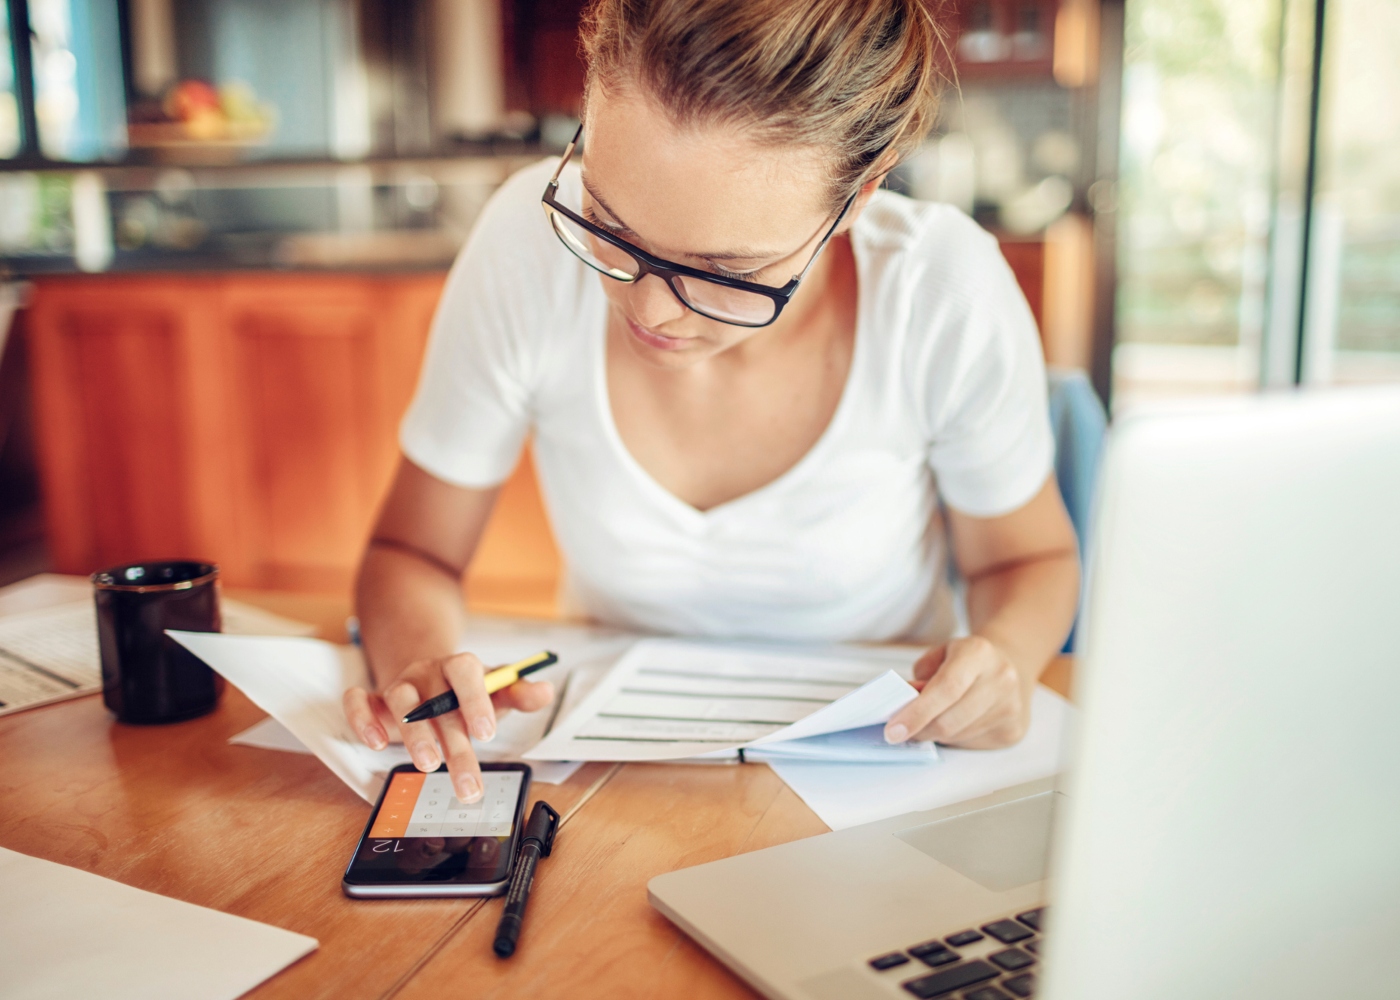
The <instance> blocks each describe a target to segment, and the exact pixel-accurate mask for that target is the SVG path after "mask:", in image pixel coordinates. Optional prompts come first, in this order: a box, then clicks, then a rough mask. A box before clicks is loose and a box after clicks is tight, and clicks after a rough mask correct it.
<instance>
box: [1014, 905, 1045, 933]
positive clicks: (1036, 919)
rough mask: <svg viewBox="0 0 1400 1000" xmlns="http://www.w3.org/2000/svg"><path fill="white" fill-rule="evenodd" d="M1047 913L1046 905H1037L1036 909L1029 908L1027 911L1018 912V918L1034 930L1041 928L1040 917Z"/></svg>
mask: <svg viewBox="0 0 1400 1000" xmlns="http://www.w3.org/2000/svg"><path fill="white" fill-rule="evenodd" d="M1044 913H1045V907H1043V906H1037V907H1036V908H1035V909H1034V910H1027V911H1026V912H1025V913H1018V914H1016V919H1017V920H1019V921H1021V923H1023V924H1025V925H1026V926H1027V927H1029V928H1030V929H1031V930H1033V931H1038V930H1040V918H1041V917H1042V916H1043V915H1044Z"/></svg>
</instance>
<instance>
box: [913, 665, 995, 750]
mask: <svg viewBox="0 0 1400 1000" xmlns="http://www.w3.org/2000/svg"><path fill="white" fill-rule="evenodd" d="M1000 687H1001V685H999V684H998V683H997V681H996V680H995V679H994V678H990V677H988V676H987V675H985V674H983V675H981V676H979V677H978V678H977V680H975V681H974V682H973V684H972V686H971V687H970V688H968V689H967V691H966V692H965V693H964V694H963V696H962V697H961V698H959V699H958V700H957V701H956V702H954V703H953V704H952V706H950V707H949V708H948V709H947V710H946V711H944V712H942V713H940V714H939V715H938V716H937V717H936V718H934V719H933V720H931V721H930V722H929V723H928V725H926V726H924V728H923V729H922V730H915V732H914V736H913V738H914V739H917V740H937V741H938V742H939V743H958V742H960V741H959V737H961V736H963V735H965V734H967V733H969V732H971V731H973V730H974V728H975V729H976V730H981V729H983V728H986V717H987V716H988V715H991V714H994V713H995V710H996V709H997V707H998V705H999V703H1000V702H1001V701H1002V699H1003V698H1005V697H1006V694H1007V692H1003V691H1001V690H1000Z"/></svg>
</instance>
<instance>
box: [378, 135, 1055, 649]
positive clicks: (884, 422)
mask: <svg viewBox="0 0 1400 1000" xmlns="http://www.w3.org/2000/svg"><path fill="white" fill-rule="evenodd" d="M557 162H558V161H557V160H547V161H543V162H541V163H539V164H536V165H534V166H531V167H527V168H525V169H524V170H521V171H520V172H519V173H517V174H515V175H514V176H513V177H512V178H511V179H510V180H509V181H507V182H506V183H505V184H504V185H503V186H502V187H501V189H500V190H499V191H497V192H496V194H495V195H494V197H493V198H492V199H491V201H490V203H489V204H488V205H487V206H486V208H485V210H484V211H483V212H482V214H481V217H480V219H479V220H478V222H477V224H476V227H475V229H474V231H473V233H472V236H471V239H470V240H468V242H467V245H466V247H465V248H464V249H463V250H462V252H461V254H460V256H459V257H458V258H457V261H456V264H455V265H454V266H453V268H452V273H451V275H450V276H449V277H448V280H447V285H446V288H445V289H444V291H443V295H442V300H441V302H440V303H439V304H438V310H437V316H436V318H435V319H434V322H433V331H432V337H431V340H430V343H429V347H428V353H427V357H426V359H425V361H424V365H423V373H422V377H421V380H420V382H419V386H418V391H417V395H416V397H415V398H414V401H413V404H412V406H411V407H410V408H409V411H408V414H407V416H406V417H405V418H404V421H403V425H402V428H401V430H400V443H401V444H402V447H403V450H404V453H405V454H406V455H407V456H408V458H409V459H410V460H412V461H413V462H414V464H416V465H418V466H420V467H421V468H423V469H424V470H426V471H428V472H430V473H432V474H433V475H434V476H437V477H438V478H440V479H442V480H444V481H446V482H449V483H455V484H458V485H461V486H469V487H476V488H482V487H489V486H494V485H496V484H498V483H500V482H502V481H503V480H504V479H505V478H506V477H507V476H508V475H509V474H510V472H511V470H512V469H513V468H514V466H515V463H516V461H517V460H518V458H519V455H520V450H521V447H522V445H523V443H524V441H525V439H526V437H527V435H533V447H534V455H535V463H536V468H537V471H538V475H539V480H540V484H541V489H542V492H543V494H544V500H545V504H546V506H547V508H548V511H549V516H550V520H551V522H552V524H553V528H554V532H555V536H556V538H557V540H558V543H559V546H560V549H561V550H562V553H563V556H564V559H565V563H566V566H567V580H566V585H567V588H568V594H569V600H570V601H571V602H572V603H574V604H575V605H576V606H578V607H579V608H580V609H581V610H583V611H584V612H586V613H588V614H590V615H592V616H593V617H595V618H597V619H598V620H600V621H603V622H607V623H610V624H616V625H621V626H626V627H630V628H638V629H643V630H648V631H656V632H662V633H674V634H684V635H698V636H730V637H754V638H766V639H782V640H799V641H801V640H814V641H815V640H844V641H855V640H893V639H907V640H910V641H921V642H926V643H932V642H937V641H941V640H942V639H945V638H946V637H947V636H948V635H949V634H950V633H951V631H952V628H953V621H954V619H953V615H952V604H951V601H950V600H949V598H948V591H947V582H946V577H947V574H946V572H945V568H944V560H945V558H946V549H947V546H946V542H945V537H944V530H943V522H942V519H941V517H940V516H939V505H938V499H939V497H940V496H941V497H942V499H943V501H944V502H945V503H946V504H947V505H949V506H951V507H953V508H956V509H957V510H959V511H963V512H965V513H968V514H972V515H975V516H991V515H997V514H1004V513H1007V512H1010V511H1013V510H1015V509H1016V508H1018V507H1020V506H1022V505H1023V504H1025V503H1026V502H1028V501H1029V500H1030V499H1031V498H1032V497H1033V496H1034V495H1035V494H1036V492H1037V491H1038V490H1039V489H1040V487H1041V486H1042V485H1043V484H1044V482H1045V479H1046V477H1047V476H1048V475H1049V474H1050V471H1051V464H1052V460H1053V443H1052V439H1051V434H1050V426H1049V417H1048V414H1047V410H1046V397H1045V392H1046V390H1045V371H1044V363H1043V361H1042V358H1041V351H1040V344H1039V340H1038V338H1037V335H1036V328H1035V322H1034V319H1033V318H1032V316H1031V313H1030V310H1029V308H1028V307H1027V305H1026V301H1025V298H1024V296H1022V294H1021V291H1020V288H1019V287H1018V286H1017V284H1016V281H1015V278H1014V277H1013V276H1012V274H1011V271H1010V269H1009V268H1008V267H1007V264H1006V262H1005V260H1004V259H1003V257H1002V256H1001V253H1000V251H999V250H998V248H997V244H996V241H995V239H993V238H992V237H991V236H990V235H989V234H987V233H986V232H984V231H983V230H982V229H980V228H979V227H978V226H977V225H976V224H975V223H973V222H972V220H970V219H969V218H968V217H967V216H965V215H963V214H962V213H960V212H959V211H957V210H956V209H954V208H950V207H948V206H945V205H934V204H927V203H923V202H917V201H912V200H910V199H908V198H904V197H902V196H900V195H897V194H893V193H890V192H883V191H882V192H879V193H877V194H876V195H875V197H874V198H873V199H872V200H871V202H870V204H869V205H868V206H867V208H866V210H865V211H864V212H863V213H862V214H861V216H860V217H859V219H858V220H857V221H856V224H855V226H854V227H853V230H852V246H853V248H854V252H855V260H856V269H857V275H858V288H859V295H858V308H857V320H856V335H855V347H854V354H853V357H852V360H851V369H850V374H849V375H848V376H847V382H846V386H845V389H844V392H843V394H842V397H841V400H840V403H839V404H838V406H837V409H836V413H835V415H834V416H833V417H832V420H831V423H830V424H829V425H828V427H827V428H826V430H825V432H824V433H823V434H822V436H821V437H820V438H819V439H818V441H817V443H816V444H815V445H813V447H812V449H811V450H810V451H809V452H808V453H807V454H806V455H805V456H803V458H802V459H800V460H799V461H798V463H797V464H796V465H794V466H793V467H792V468H790V469H789V470H788V471H787V472H785V473H784V474H782V475H781V476H779V477H778V478H777V479H775V480H774V481H772V482H770V483H768V484H767V485H766V486H763V487H761V488H759V489H757V490H754V491H753V492H752V493H748V494H745V495H744V496H741V497H739V498H737V499H735V500H731V501H729V502H728V503H724V504H721V505H720V506H718V507H714V508H712V509H710V510H708V511H703V512H702V511H700V510H697V509H695V508H694V507H691V506H690V505H689V504H687V503H685V502H684V501H682V500H680V499H679V498H677V497H676V496H675V495H673V494H672V493H670V492H669V491H667V490H666V489H665V488H663V487H662V486H661V485H660V484H659V483H657V482H656V480H654V479H652V478H651V476H649V475H648V474H647V473H646V471H645V470H643V469H642V467H641V466H640V465H639V464H638V463H637V461H636V460H635V459H634V458H633V457H632V455H631V454H630V453H629V452H628V451H627V449H626V447H625V446H624V444H623V442H622V439H621V438H620V437H619V435H618V432H617V427H616V425H615V424H614V422H613V417H612V410H611V407H610V404H609V402H608V390H607V380H606V376H605V350H606V343H607V340H606V328H607V310H608V307H607V299H606V298H605V296H604V294H603V290H602V287H601V285H600V282H602V281H608V280H611V279H608V278H604V277H602V276H600V275H599V274H597V273H596V272H595V271H592V270H590V269H589V268H588V267H587V266H586V265H585V264H583V262H581V261H579V260H578V259H577V258H575V257H574V256H573V255H572V254H570V253H569V251H568V250H566V249H565V248H564V247H563V246H562V245H561V244H560V243H559V241H558V239H557V237H556V236H555V235H554V232H553V230H552V229H551V228H550V226H549V223H548V221H547V219H546V217H545V214H544V211H543V209H542V208H541V206H540V196H541V194H542V193H543V191H544V188H545V184H546V183H547V182H548V180H549V177H550V175H551V173H552V172H553V170H554V168H555V166H556V165H557ZM580 187H581V185H580V180H579V172H578V169H577V167H576V166H575V165H573V164H571V165H570V166H569V168H568V169H566V170H565V172H564V174H563V177H562V179H561V182H560V195H561V198H562V200H563V202H564V204H566V205H574V206H577V205H578V204H579V198H580Z"/></svg>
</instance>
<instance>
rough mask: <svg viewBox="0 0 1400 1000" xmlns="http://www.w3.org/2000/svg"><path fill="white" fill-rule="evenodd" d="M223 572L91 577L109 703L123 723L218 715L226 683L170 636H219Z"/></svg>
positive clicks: (200, 566) (142, 571) (171, 569)
mask: <svg viewBox="0 0 1400 1000" xmlns="http://www.w3.org/2000/svg"><path fill="white" fill-rule="evenodd" d="M218 584H219V567H217V566H215V565H214V564H213V563H203V562H184V561H179V562H155V563H138V564H135V565H131V566H117V567H115V568H113V569H104V570H102V571H101V572H100V573H94V574H92V585H93V588H94V589H93V599H94V600H95V601H96V602H97V641H98V646H99V648H100V649H101V651H102V701H103V703H104V704H106V706H107V707H108V708H110V709H111V710H112V711H113V712H114V713H116V716H117V718H118V719H120V720H121V721H122V722H139V723H151V722H179V721H180V720H181V719H193V718H194V717H195V716H198V715H204V714H205V713H206V712H211V711H213V709H214V706H215V705H217V704H218V702H219V695H220V694H221V693H222V692H223V690H224V679H223V678H222V677H220V676H219V675H218V674H216V673H214V671H212V670H210V669H209V667H208V666H206V665H205V663H204V662H203V661H202V660H200V659H199V658H198V657H196V656H195V655H194V654H193V653H191V652H190V651H189V650H187V649H186V648H185V647H184V646H181V645H180V644H179V643H178V642H176V641H175V640H174V639H171V638H170V637H169V636H167V635H166V634H165V630H166V629H168V628H170V629H179V630H182V631H185V632H219V631H221V630H222V622H221V620H220V618H219V586H218Z"/></svg>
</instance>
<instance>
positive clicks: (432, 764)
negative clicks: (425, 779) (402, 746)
mask: <svg viewBox="0 0 1400 1000" xmlns="http://www.w3.org/2000/svg"><path fill="white" fill-rule="evenodd" d="M412 753H413V763H414V764H416V765H417V766H418V770H420V771H436V770H437V766H438V759H437V753H436V751H434V750H433V747H432V744H430V743H415V744H413V751H412Z"/></svg>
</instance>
